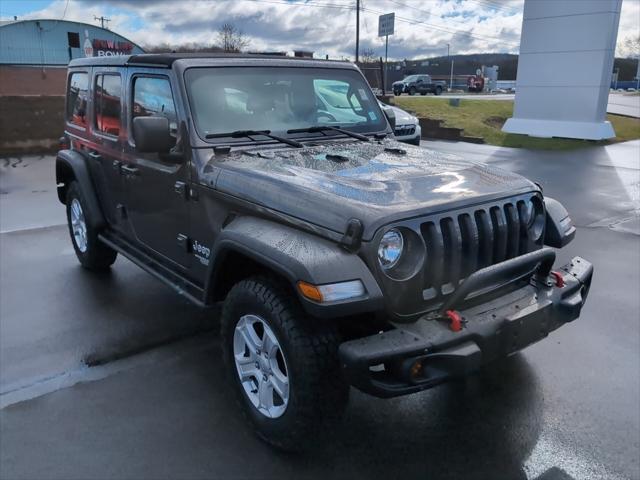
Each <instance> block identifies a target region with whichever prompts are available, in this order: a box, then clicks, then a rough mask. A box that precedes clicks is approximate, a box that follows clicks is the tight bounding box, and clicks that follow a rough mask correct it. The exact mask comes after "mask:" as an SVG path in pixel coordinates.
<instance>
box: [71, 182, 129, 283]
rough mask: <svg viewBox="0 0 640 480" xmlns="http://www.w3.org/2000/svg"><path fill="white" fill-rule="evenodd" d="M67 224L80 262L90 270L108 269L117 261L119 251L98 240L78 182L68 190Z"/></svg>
mask: <svg viewBox="0 0 640 480" xmlns="http://www.w3.org/2000/svg"><path fill="white" fill-rule="evenodd" d="M66 204H67V224H68V226H69V235H70V236H71V243H72V244H73V249H74V250H75V252H76V256H77V257H78V260H79V261H80V264H81V265H82V266H83V267H85V268H87V269H89V270H106V269H108V268H109V267H110V266H111V265H113V262H115V261H116V257H117V255H118V252H116V251H115V250H113V249H112V248H110V247H108V246H106V245H105V244H103V243H102V242H100V240H98V232H97V231H96V229H95V228H93V227H92V226H91V225H92V221H91V220H92V219H91V218H89V217H88V215H89V210H88V209H87V207H86V205H87V203H86V201H85V199H84V196H83V195H82V191H81V190H80V186H79V185H78V182H76V181H73V182H71V184H70V185H69V189H68V190H67V199H66Z"/></svg>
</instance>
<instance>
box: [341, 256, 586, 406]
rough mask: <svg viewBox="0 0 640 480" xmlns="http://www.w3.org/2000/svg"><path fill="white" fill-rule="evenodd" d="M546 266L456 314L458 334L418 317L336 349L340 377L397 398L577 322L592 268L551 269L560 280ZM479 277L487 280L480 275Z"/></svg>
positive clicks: (437, 319)
mask: <svg viewBox="0 0 640 480" xmlns="http://www.w3.org/2000/svg"><path fill="white" fill-rule="evenodd" d="M547 253H549V252H547ZM553 258H555V255H553ZM505 263H506V262H505ZM512 263H513V262H512ZM552 263H553V259H552V260H551V262H550V263H549V264H548V268H547V270H546V271H545V272H544V273H543V274H542V275H540V274H539V273H540V272H537V273H534V274H532V275H531V279H530V281H529V283H528V284H527V285H526V286H524V287H522V288H519V289H517V290H513V291H510V292H509V293H507V294H505V295H503V296H500V297H499V298H496V299H493V300H491V301H488V302H486V303H481V304H477V303H476V304H475V305H473V306H471V307H467V308H464V309H461V310H460V311H459V315H460V316H461V318H462V328H461V330H459V331H453V330H452V328H451V324H450V323H449V321H448V320H447V318H446V316H444V315H436V316H434V315H425V316H424V317H421V318H420V319H419V320H417V321H415V322H413V323H410V324H394V326H395V327H396V328H395V329H393V330H390V331H386V332H383V333H380V334H377V335H372V336H369V337H364V338H359V339H356V340H350V341H347V342H345V343H343V344H341V345H340V349H339V353H340V360H341V364H342V367H343V370H344V373H345V376H346V378H347V380H348V381H349V382H350V383H351V384H352V385H353V386H355V387H356V388H358V389H360V390H362V391H364V392H366V393H369V394H371V395H375V396H377V397H395V396H398V395H405V394H408V393H413V392H418V391H421V390H425V389H427V388H431V387H433V386H435V385H438V384H440V383H443V382H445V381H447V380H449V379H451V378H455V377H460V376H464V375H467V374H469V373H472V372H473V371H475V370H477V369H478V368H479V367H480V366H482V365H484V364H486V363H489V362H491V361H493V360H496V359H499V358H501V357H506V356H508V355H511V354H513V353H515V352H517V351H519V350H521V349H523V348H525V347H527V346H528V345H531V344H532V343H535V342H537V341H539V340H542V339H543V338H545V337H546V336H547V335H548V334H549V333H550V332H552V331H553V330H556V329H557V328H558V327H560V326H562V325H564V324H565V323H567V322H570V321H572V320H575V319H576V318H578V316H579V315H580V310H581V309H582V306H583V305H584V302H585V301H586V298H587V294H588V292H589V287H590V285H591V277H592V275H593V266H592V265H591V264H590V263H589V262H587V261H586V260H584V259H582V258H580V257H575V258H574V259H573V260H572V261H571V262H570V263H568V264H567V265H565V266H563V267H562V268H561V269H559V270H558V271H557V273H559V274H560V275H559V276H560V277H561V279H562V280H560V278H558V276H556V277H554V276H553V275H549V273H550V272H549V271H550V268H551V264H552ZM499 265H500V264H498V265H494V266H493V267H489V269H493V271H491V272H483V271H482V270H481V271H479V272H476V273H477V274H480V275H478V277H477V278H475V280H477V279H478V278H480V279H481V281H482V279H483V278H485V277H488V276H490V275H491V274H494V273H495V272H496V267H499ZM485 270H487V269H485ZM483 273H484V274H487V273H488V274H489V275H484V277H483V275H482V274H483ZM555 273H556V272H554V274H555ZM493 276H494V277H495V275H493ZM472 277H473V275H472V276H470V277H469V278H468V279H467V280H466V281H465V282H463V284H462V285H464V283H466V282H467V281H469V280H471V279H472ZM471 283H473V282H471ZM475 283H479V282H475ZM562 283H564V285H562ZM462 285H461V286H460V287H459V289H460V290H464V289H462V288H461V287H462ZM467 290H468V289H467ZM464 296H466V294H465V295H463V297H464ZM461 300H464V298H461ZM443 313H444V312H443Z"/></svg>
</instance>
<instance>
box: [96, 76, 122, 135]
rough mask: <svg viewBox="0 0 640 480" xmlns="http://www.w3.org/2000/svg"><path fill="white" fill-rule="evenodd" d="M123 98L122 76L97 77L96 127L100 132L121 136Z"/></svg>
mask: <svg viewBox="0 0 640 480" xmlns="http://www.w3.org/2000/svg"><path fill="white" fill-rule="evenodd" d="M121 96H122V85H121V82H120V75H113V74H109V75H96V89H95V110H96V118H95V127H96V129H97V130H98V131H99V132H102V133H106V134H107V135H113V136H114V137H117V136H118V135H119V134H120V123H121V121H120V112H121V102H120V97H121Z"/></svg>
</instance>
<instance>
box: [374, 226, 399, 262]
mask: <svg viewBox="0 0 640 480" xmlns="http://www.w3.org/2000/svg"><path fill="white" fill-rule="evenodd" d="M403 247H404V240H403V239H402V234H401V233H400V232H399V231H398V230H396V229H391V230H389V231H388V232H387V233H385V234H384V235H383V236H382V240H380V245H379V246H378V261H379V262H380V266H381V267H382V268H391V267H393V266H394V265H396V264H397V263H398V260H400V256H401V255H402V249H403Z"/></svg>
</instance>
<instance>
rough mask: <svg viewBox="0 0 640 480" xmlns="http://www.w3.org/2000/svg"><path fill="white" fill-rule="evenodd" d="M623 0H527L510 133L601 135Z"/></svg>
mask: <svg viewBox="0 0 640 480" xmlns="http://www.w3.org/2000/svg"><path fill="white" fill-rule="evenodd" d="M621 5H622V0H525V3H524V15H523V21H522V37H521V39H520V57H519V60H518V76H517V82H516V100H515V106H514V112H513V118H510V119H508V120H507V122H506V123H505V124H504V127H503V128H502V130H503V131H505V132H508V133H522V134H526V135H532V136H538V137H567V138H582V139H589V140H601V139H605V138H611V137H614V136H615V132H614V131H613V127H612V126H611V123H609V122H608V121H607V120H606V112H607V101H608V98H609V85H610V82H611V71H612V69H613V58H614V54H615V47H616V39H617V36H618V23H619V21H620V8H621Z"/></svg>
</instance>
